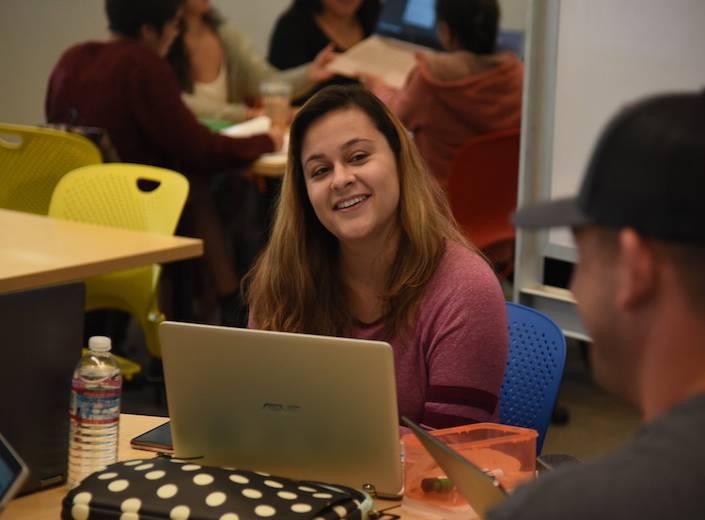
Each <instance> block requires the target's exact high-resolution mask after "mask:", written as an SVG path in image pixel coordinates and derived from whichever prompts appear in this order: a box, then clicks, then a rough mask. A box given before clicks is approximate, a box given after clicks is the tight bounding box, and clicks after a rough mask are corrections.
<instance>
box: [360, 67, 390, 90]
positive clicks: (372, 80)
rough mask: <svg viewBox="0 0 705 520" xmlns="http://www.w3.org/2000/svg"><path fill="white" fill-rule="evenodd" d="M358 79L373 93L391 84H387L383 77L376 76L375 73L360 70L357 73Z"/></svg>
mask: <svg viewBox="0 0 705 520" xmlns="http://www.w3.org/2000/svg"><path fill="white" fill-rule="evenodd" d="M357 80H358V81H359V82H360V83H362V84H363V86H364V87H365V88H366V89H367V90H369V91H370V92H372V93H375V92H379V91H380V90H385V89H387V88H389V85H387V84H386V83H385V82H384V80H383V79H382V78H381V77H379V76H376V75H374V74H367V73H365V72H360V73H359V74H358V75H357Z"/></svg>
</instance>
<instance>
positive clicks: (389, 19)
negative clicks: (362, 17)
mask: <svg viewBox="0 0 705 520" xmlns="http://www.w3.org/2000/svg"><path fill="white" fill-rule="evenodd" d="M375 33H377V34H379V35H380V36H385V37H387V38H394V39H395V40H401V41H405V42H408V43H413V44H415V45H420V46H422V47H428V48H430V49H440V48H441V43H440V42H439V41H438V35H437V34H436V1H435V0H385V2H384V3H383V4H382V11H381V12H380V14H379V18H378V20H377V28H376V30H375Z"/></svg>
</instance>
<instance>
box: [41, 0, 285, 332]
mask: <svg viewBox="0 0 705 520" xmlns="http://www.w3.org/2000/svg"><path fill="white" fill-rule="evenodd" d="M181 4H182V0H140V1H139V2H135V1H133V0H106V2H105V6H106V13H107V17H108V22H109V28H110V31H111V33H112V37H111V38H110V39H108V40H107V41H90V42H86V43H81V44H78V45H76V46H74V47H71V48H70V49H68V50H67V51H66V52H64V54H63V55H62V56H61V58H60V59H59V61H58V63H57V64H56V66H55V68H54V70H53V72H52V73H51V77H50V79H49V86H48V90H47V95H46V107H45V108H46V117H47V120H48V121H49V122H50V123H65V124H70V125H79V126H90V127H99V128H102V129H104V130H105V131H106V132H107V134H108V136H109V137H110V140H111V141H112V143H113V145H114V146H115V149H116V151H117V153H118V155H119V157H120V160H121V161H123V162H132V163H141V164H148V165H154V166H161V167H165V168H171V169H174V170H177V171H180V172H182V173H184V174H185V175H186V176H187V177H188V178H189V181H190V184H191V195H190V199H189V204H188V206H187V210H188V212H189V217H188V219H189V221H190V223H191V225H193V227H194V229H193V230H192V232H193V233H194V234H196V235H198V236H200V237H202V238H204V257H205V260H206V264H207V267H208V270H209V272H210V273H211V277H212V278H213V282H214V284H215V286H216V291H217V293H218V296H219V297H220V299H221V301H222V302H223V303H224V305H226V306H227V308H228V309H227V310H229V311H230V312H232V309H233V307H236V306H237V302H239V301H240V300H239V296H238V295H239V280H238V276H237V274H236V273H235V270H234V267H233V262H232V260H231V258H230V257H229V254H228V253H227V249H226V247H225V238H224V235H223V231H222V224H221V223H220V221H219V219H218V216H217V215H216V214H215V209H214V203H213V198H212V194H211V192H210V186H209V180H210V179H209V175H208V174H213V173H216V172H222V171H224V170H233V169H237V168H240V169H241V168H242V166H244V165H246V164H247V163H249V162H250V161H252V160H254V159H256V158H258V157H259V156H260V155H261V154H263V153H266V152H272V151H274V150H276V149H279V148H280V147H281V144H282V140H283V134H284V130H285V129H284V128H279V127H273V128H272V129H271V130H270V131H269V133H267V134H261V135H255V136H252V137H248V138H244V139H236V138H230V137H226V136H222V135H219V134H216V133H213V132H211V131H210V130H208V129H207V128H206V127H205V126H203V125H201V124H200V123H199V122H198V120H197V119H196V118H195V116H194V115H193V113H192V112H191V111H190V110H189V109H188V108H187V107H186V105H184V103H183V101H182V99H181V88H180V86H179V83H178V81H177V78H176V77H175V75H174V73H173V71H172V69H171V68H170V66H169V64H168V63H167V61H166V60H165V58H164V57H165V55H166V54H167V52H168V50H169V47H170V46H171V44H172V42H173V41H174V38H175V37H176V35H177V33H178V29H179V21H180V14H181V13H180V11H181ZM228 321H230V322H232V320H228Z"/></svg>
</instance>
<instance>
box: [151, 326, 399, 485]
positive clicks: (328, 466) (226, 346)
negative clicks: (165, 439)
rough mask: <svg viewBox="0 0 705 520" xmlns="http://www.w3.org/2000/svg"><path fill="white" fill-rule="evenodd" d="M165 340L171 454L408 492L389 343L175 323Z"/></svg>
mask: <svg viewBox="0 0 705 520" xmlns="http://www.w3.org/2000/svg"><path fill="white" fill-rule="evenodd" d="M160 338H161V347H162V358H163V363H164V378H165V383H166V392H167V402H168V406H169V416H170V418H171V435H172V440H173V445H174V456H175V457H177V458H180V459H193V460H195V461H200V462H202V463H204V464H209V465H220V466H235V467H238V468H242V469H250V470H256V471H263V472H266V473H271V474H277V475H280V476H284V477H289V478H293V479H299V480H316V481H321V482H328V483H338V484H343V485H347V486H350V487H353V488H357V489H363V490H364V491H367V492H368V493H370V494H371V495H374V496H380V497H389V498H391V497H398V496H400V494H401V493H402V488H403V478H402V465H401V458H400V443H399V430H398V424H399V423H398V416H397V399H396V385H395V379H394V357H393V354H392V349H391V347H390V345H389V344H387V343H383V342H378V341H361V340H354V339H344V338H332V337H325V336H312V335H304V334H288V333H279V332H265V331H259V330H247V329H235V328H229V327H216V326H208V325H194V324H187V323H176V322H164V323H162V324H161V325H160Z"/></svg>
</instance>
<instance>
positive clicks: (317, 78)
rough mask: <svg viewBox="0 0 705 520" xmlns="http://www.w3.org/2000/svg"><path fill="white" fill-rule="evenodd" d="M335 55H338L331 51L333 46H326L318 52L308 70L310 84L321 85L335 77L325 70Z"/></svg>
mask: <svg viewBox="0 0 705 520" xmlns="http://www.w3.org/2000/svg"><path fill="white" fill-rule="evenodd" d="M337 55H338V53H337V52H335V51H334V50H333V44H329V45H327V46H326V47H325V48H324V49H323V50H322V51H321V52H319V53H318V54H317V55H316V57H315V58H314V60H313V61H312V62H311V65H310V66H309V68H308V74H307V77H308V81H309V82H310V83H321V82H322V81H328V80H329V79H330V78H332V77H333V76H335V73H333V72H331V71H329V70H327V69H326V67H327V66H328V64H329V63H330V62H331V61H333V60H334V59H335V57H336V56H337Z"/></svg>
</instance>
